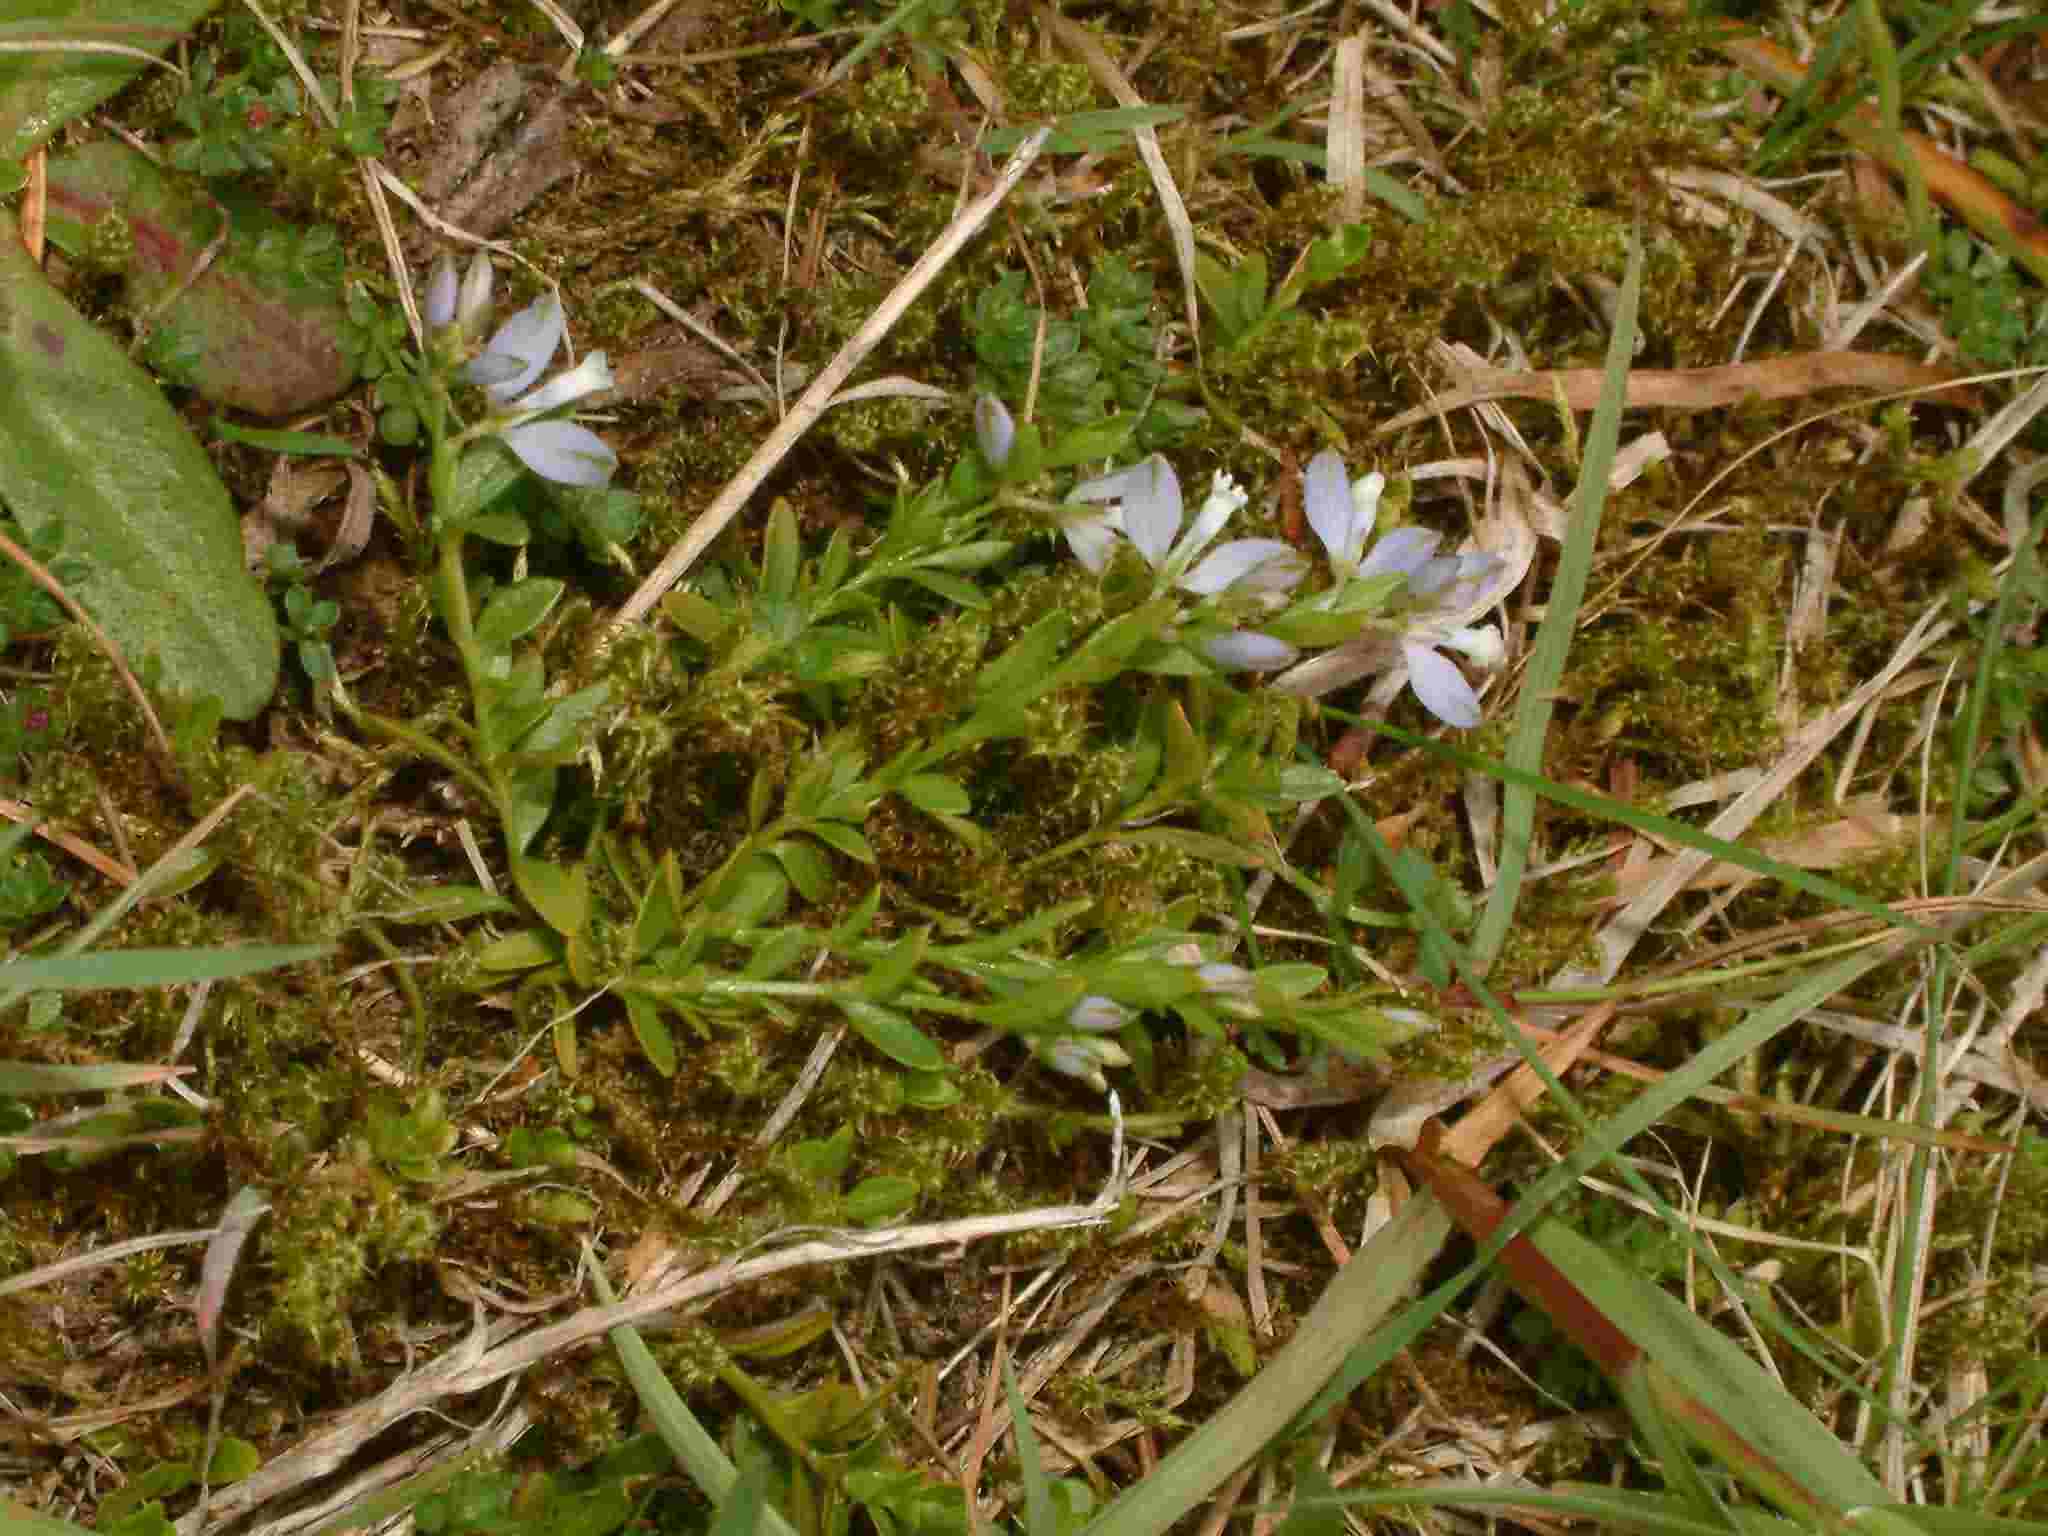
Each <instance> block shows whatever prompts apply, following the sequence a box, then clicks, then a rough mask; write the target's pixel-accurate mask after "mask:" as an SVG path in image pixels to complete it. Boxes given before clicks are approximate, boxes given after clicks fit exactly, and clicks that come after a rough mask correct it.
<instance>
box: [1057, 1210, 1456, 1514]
mask: <svg viewBox="0 0 2048 1536" xmlns="http://www.w3.org/2000/svg"><path fill="white" fill-rule="evenodd" d="M1450 1230H1451V1220H1450V1217H1449V1216H1448V1215H1447V1214H1446V1213H1445V1211H1444V1208H1443V1207H1442V1206H1441V1205H1438V1204H1437V1203H1436V1201H1434V1200H1431V1199H1415V1200H1411V1201H1409V1202H1408V1204H1407V1205H1406V1206H1405V1207H1403V1208H1402V1211H1401V1214H1400V1215H1398V1216H1396V1217H1395V1218H1394V1219H1393V1220H1392V1221H1391V1222H1389V1223H1388V1224H1387V1225H1386V1226H1384V1227H1382V1228H1381V1229H1380V1230H1379V1231H1378V1232H1375V1233H1374V1234H1373V1236H1372V1240H1371V1241H1370V1242H1368V1243H1367V1244H1366V1245H1365V1246H1364V1247H1363V1248H1361V1249H1359V1250H1358V1252H1357V1253H1356V1254H1354V1255H1352V1259H1351V1262H1350V1263H1349V1264H1347V1265H1345V1266H1344V1268H1343V1269H1341V1270H1339V1271H1338V1272H1337V1277H1336V1278H1335V1279H1334V1280H1332V1281H1331V1282H1330V1284H1329V1286H1328V1288H1327V1289H1325V1290H1324V1292H1323V1294H1322V1297H1321V1298H1320V1299H1319V1300H1318V1301H1317V1302H1316V1304H1315V1307H1314V1308H1313V1309H1312V1310H1311V1311H1310V1313H1309V1315H1308V1317H1307V1318H1306V1319H1305V1320H1304V1321H1303V1322H1302V1325H1301V1327H1300V1328H1298V1329H1296V1330H1295V1334H1294V1337H1293V1338H1291V1339H1289V1340H1288V1341H1287V1343H1286V1344H1284V1345H1283V1346H1282V1347H1281V1348H1280V1350H1279V1352H1278V1353H1276V1354H1275V1355H1274V1356H1273V1358H1272V1359H1271V1360H1269V1361H1268V1362H1267V1363H1266V1365H1265V1367H1264V1369H1262V1370H1261V1371H1260V1372H1259V1374H1258V1375H1256V1376H1254V1377H1253V1378H1252V1379H1251V1381H1250V1382H1248V1383H1247V1384H1246V1385H1245V1388H1244V1390H1243V1391H1241V1392H1239V1393H1238V1394H1237V1396H1235V1397H1233V1398H1232V1399H1231V1400H1230V1401H1229V1402H1228V1403H1227V1404H1225V1405H1224V1407H1223V1409H1222V1411H1221V1412H1219V1413H1217V1414H1216V1415H1215V1417H1213V1418H1211V1419H1210V1420H1209V1421H1208V1422H1207V1423H1205V1424H1203V1425H1202V1426H1201V1427H1200V1428H1199V1429H1197V1430H1195V1431H1194V1433H1192V1434H1190V1435H1189V1436H1188V1437H1187V1439H1185V1440H1183V1441H1182V1442H1181V1443H1180V1444H1179V1445H1178V1446H1176V1447H1174V1449H1173V1452H1172V1454H1171V1455H1169V1456H1168V1457H1167V1458H1166V1459H1165V1460H1164V1461H1162V1462H1160V1464H1159V1466H1158V1468H1157V1469H1156V1470H1155V1471H1154V1472H1153V1473H1152V1474H1151V1475H1150V1476H1149V1477H1146V1478H1145V1479H1144V1480H1142V1481H1141V1482H1138V1483H1136V1484H1134V1485H1133V1486H1131V1487H1130V1488H1128V1489H1126V1490H1125V1491H1124V1493H1123V1494H1122V1495H1121V1496H1120V1497H1119V1498H1118V1499H1117V1500H1116V1501H1115V1502H1114V1503H1113V1504H1111V1505H1110V1506H1109V1508H1107V1509H1105V1510H1104V1511H1103V1512H1102V1513H1101V1514H1099V1515H1097V1516H1096V1517H1095V1518H1094V1519H1093V1520H1091V1521H1090V1522H1089V1523H1088V1525H1087V1527H1086V1528H1085V1531H1084V1533H1083V1536H1161V1533H1162V1532H1164V1531H1166V1530H1167V1529H1168V1528H1169V1527H1170V1526H1172V1525H1173V1524H1174V1522H1175V1521H1177V1520H1179V1519H1180V1518H1181V1517H1182V1516H1183V1515H1185V1514H1186V1513H1187V1512H1188V1511H1189V1510H1191V1509H1193V1508H1194V1507H1195V1506H1196V1505H1197V1504H1199V1503H1201V1502H1202V1500H1204V1499H1206V1498H1207V1497H1208V1496H1209V1495H1210V1494H1212V1493H1214V1492H1215V1491H1216V1489H1217V1488H1219V1487H1221V1486H1222V1484H1223V1481H1224V1479H1226V1478H1227V1477H1229V1476H1230V1474H1231V1473H1232V1472H1234V1471H1236V1470H1237V1469H1238V1468H1239V1467H1241V1466H1243V1465H1244V1463H1245V1462H1246V1461H1248V1460H1250V1459H1251V1458H1252V1457H1253V1456H1256V1455H1257V1454H1258V1453H1259V1452H1260V1451H1261V1450H1262V1449H1264V1448H1265V1446H1266V1444H1267V1443H1268V1442H1269V1441H1271V1440H1272V1439H1273V1437H1274V1436H1276V1435H1278V1434H1279V1433H1280V1432H1281V1431H1282V1430H1284V1429H1285V1428H1286V1427H1287V1426H1288V1425H1289V1424H1290V1423H1292V1422H1293V1421H1294V1420H1295V1419H1296V1418H1297V1417H1299V1416H1300V1414H1301V1413H1302V1411H1303V1409H1304V1408H1306V1407H1307V1406H1308V1405H1309V1403H1310V1402H1311V1400H1312V1399H1313V1398H1314V1397H1315V1394H1316V1389H1317V1388H1319V1387H1321V1386H1322V1385H1323V1383H1324V1382H1326V1381H1328V1380H1329V1379H1330V1373H1331V1371H1332V1369H1333V1367H1334V1366H1335V1364H1336V1363H1337V1362H1338V1361H1341V1360H1343V1359H1344V1358H1345V1356H1346V1355H1347V1354H1349V1353H1350V1352H1351V1351H1352V1350H1353V1349H1354V1348H1355V1347H1356V1346H1357V1345H1358V1344H1359V1343H1360V1341H1362V1340H1366V1339H1368V1338H1371V1337H1374V1336H1375V1334H1374V1330H1375V1329H1377V1328H1378V1327H1379V1324H1380V1320H1381V1319H1382V1318H1384V1317H1386V1316H1387V1314H1388V1313H1390V1312H1392V1311H1393V1309H1394V1308H1395V1307H1396V1306H1398V1305H1399V1304H1400V1301H1401V1299H1402V1297H1403V1296H1405V1295H1406V1294H1407V1292H1408V1289H1409V1287H1410V1286H1411V1285H1412V1284H1413V1283H1414V1282H1415V1280H1416V1279H1417V1278H1419V1277H1420V1276H1421V1274H1422V1272H1423V1270H1424V1269H1425V1268H1426V1267H1427V1266H1428V1265H1429V1263H1430V1262H1431V1261H1432V1260H1433V1259H1434V1258H1435V1257H1436V1254H1437V1251H1438V1249H1439V1248H1441V1247H1442V1245H1443V1241H1444V1239H1445V1238H1446V1237H1448V1236H1449V1235H1450ZM1426 1321H1427V1319H1425V1323H1426ZM1390 1353H1391V1351H1390Z"/></svg>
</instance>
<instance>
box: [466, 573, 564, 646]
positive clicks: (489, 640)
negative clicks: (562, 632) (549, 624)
mask: <svg viewBox="0 0 2048 1536" xmlns="http://www.w3.org/2000/svg"><path fill="white" fill-rule="evenodd" d="M563 590H564V588H563V585H562V583H561V582H559V581H556V580H554V579H552V578H551V577H546V576H533V577H529V578H528V579H527V580H525V581H521V582H515V583H514V584H513V585H511V586H509V587H500V588H498V590H497V591H495V592H493V593H492V594H491V596H490V601H488V602H486V603H485V604H484V611H483V612H482V613H481V614H479V615H477V621H476V641H477V644H478V645H480V646H482V647H483V648H484V649H485V650H486V651H505V650H510V649H511V648H512V643H513V642H514V641H515V640H518V639H520V638H521V637H523V636H525V635H529V634H532V633H533V631H534V630H536V629H538V628H540V625H541V622H542V620H544V619H546V618H547V616H548V614H549V612H550V611H551V610H552V609H553V608H554V606H555V604H556V603H557V602H559V601H560V600H561V597H562V592H563Z"/></svg>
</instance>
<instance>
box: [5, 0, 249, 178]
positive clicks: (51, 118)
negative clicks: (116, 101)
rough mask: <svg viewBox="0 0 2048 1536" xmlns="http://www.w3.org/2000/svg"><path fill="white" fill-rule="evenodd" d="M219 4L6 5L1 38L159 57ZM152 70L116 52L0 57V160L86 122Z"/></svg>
mask: <svg viewBox="0 0 2048 1536" xmlns="http://www.w3.org/2000/svg"><path fill="white" fill-rule="evenodd" d="M219 3H220V0H9V3H8V5H7V7H6V18H7V28H6V31H5V32H0V39H6V40H18V41H24V42H34V41H36V40H38V39H52V40H55V39H71V40H74V41H79V42H91V43H115V44H119V45H121V46H122V47H126V48H132V49H137V50H140V51H143V52H156V53H161V52H162V51H163V50H165V49H167V48H169V47H170V46H171V44H173V43H175V42H176V41H177V40H178V39H179V38H181V37H183V36H184V35H185V33H186V32H188V31H190V30H191V28H192V26H193V24H194V23H195V22H197V21H199V20H200V18H201V17H203V16H205V15H206V14H207V13H208V12H209V11H211V10H212V9H213V8H214V7H215V6H216V5H218V4H219ZM147 67H148V66H147V65H146V64H145V62H144V61H143V60H141V59H138V58H133V57H130V56H127V55H123V54H113V53H74V52H69V51H59V50H57V49H55V48H51V49H48V50H41V49H38V50H36V51H33V52H25V53H0V160H25V159H27V158H28V154H29V151H30V150H32V149H34V148H35V147H36V146H37V145H39V144H43V143H47V142H48V141H49V139H50V137H51V135H52V134H54V133H56V131H57V130H58V129H59V128H61V127H63V126H64V125H65V124H66V123H68V122H71V121H72V120H73V119H75V118H79V117H83V116H84V115H85V114H86V113H88V112H90V111H91V110H92V109H93V108H94V107H96V106H98V105H99V104H100V103H101V102H103V101H105V100H106V99H107V98H108V97H110V96H112V95H113V94H114V93H115V92H116V91H118V90H120V89H121V87H123V86H124V85H126V84H127V83H128V82H129V81H130V80H132V79H134V78H135V76H136V75H137V74H138V73H139V72H140V71H141V70H143V69H145V68H147Z"/></svg>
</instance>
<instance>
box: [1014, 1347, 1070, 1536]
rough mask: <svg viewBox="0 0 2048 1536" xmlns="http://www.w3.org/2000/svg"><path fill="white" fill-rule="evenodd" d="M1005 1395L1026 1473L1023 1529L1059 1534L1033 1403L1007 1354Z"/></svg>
mask: <svg viewBox="0 0 2048 1536" xmlns="http://www.w3.org/2000/svg"><path fill="white" fill-rule="evenodd" d="M1003 1396H1004V1398H1005V1399H1006V1400H1007V1402H1008V1404H1009V1408H1010V1431H1011V1433H1012V1434H1013V1435H1015V1436H1016V1439H1017V1468H1018V1470H1019V1471H1020V1472H1022V1473H1023V1474H1024V1529H1025V1530H1026V1531H1027V1532H1029V1533H1030V1536H1059V1520H1058V1518H1057V1516H1056V1515H1055V1514H1054V1512H1053V1507H1052V1488H1051V1486H1050V1485H1049V1484H1048V1483H1047V1482H1046V1477H1045V1463H1044V1461H1043V1460H1041V1459H1040V1457H1039V1454H1038V1432H1037V1431H1036V1430H1034V1429H1033V1428H1032V1427H1031V1405H1030V1404H1029V1403H1027V1402H1025V1401H1024V1394H1023V1393H1022V1392H1020V1391H1018V1390H1017V1373H1016V1372H1015V1371H1013V1370H1012V1369H1010V1359H1009V1356H1008V1355H1005V1356H1004V1357H1003Z"/></svg>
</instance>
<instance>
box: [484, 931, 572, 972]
mask: <svg viewBox="0 0 2048 1536" xmlns="http://www.w3.org/2000/svg"><path fill="white" fill-rule="evenodd" d="M561 958H562V946H561V941H560V940H558V939H556V938H555V937H554V936H553V935H552V934H544V933H542V932H541V931H540V930H539V929H537V928H528V929H524V930H522V931H521V932H519V933H508V934H506V935H505V936H504V937H503V938H502V939H493V940H492V941H491V942H490V943H488V944H486V945H485V946H484V947H483V948H482V949H480V950H478V951H477V956H476V963H477V965H478V966H480V967H481V968H482V969H484V970H486V971H530V970H532V969H534V968H535V967H536V966H542V965H553V964H554V963H555V962H556V961H557V960H559V959H561Z"/></svg>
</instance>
